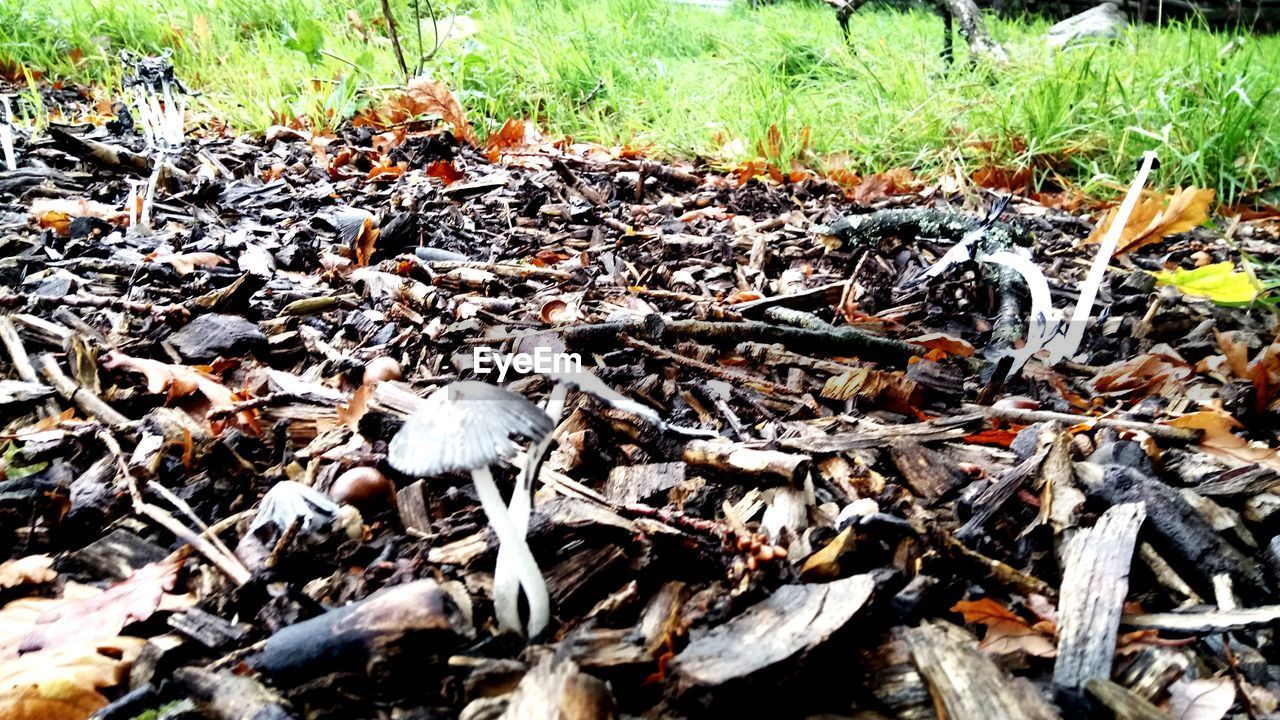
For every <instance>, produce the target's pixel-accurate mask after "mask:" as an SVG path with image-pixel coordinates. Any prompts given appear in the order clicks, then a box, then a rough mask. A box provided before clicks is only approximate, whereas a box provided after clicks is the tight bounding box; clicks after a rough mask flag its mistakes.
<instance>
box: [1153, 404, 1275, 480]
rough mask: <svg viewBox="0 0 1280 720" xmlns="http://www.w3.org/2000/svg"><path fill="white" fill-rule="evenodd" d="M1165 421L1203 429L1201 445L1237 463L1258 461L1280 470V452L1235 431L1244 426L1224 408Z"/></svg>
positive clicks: (1215, 454) (1176, 425) (1206, 449)
mask: <svg viewBox="0 0 1280 720" xmlns="http://www.w3.org/2000/svg"><path fill="white" fill-rule="evenodd" d="M1166 424H1168V425H1172V426H1174V427H1180V428H1191V429H1195V430H1202V431H1203V432H1204V434H1203V435H1202V436H1201V437H1200V444H1199V446H1198V447H1199V448H1200V449H1201V450H1204V451H1205V452H1207V453H1209V454H1210V455H1214V456H1216V457H1219V458H1222V459H1224V460H1229V461H1233V462H1234V463H1237V464H1240V463H1246V464H1247V463H1257V464H1259V465H1266V466H1268V467H1271V468H1274V469H1276V470H1280V452H1278V451H1277V450H1275V449H1274V448H1268V447H1256V446H1254V445H1251V444H1249V443H1248V442H1247V441H1246V440H1245V439H1244V438H1242V437H1240V436H1239V435H1236V434H1235V432H1234V431H1235V430H1237V429H1239V428H1241V427H1244V426H1243V425H1241V424H1240V421H1238V420H1236V419H1235V418H1234V417H1232V416H1231V415H1230V414H1229V413H1227V412H1224V411H1222V410H1200V411H1198V412H1192V413H1187V414H1186V415H1182V416H1180V417H1176V418H1174V419H1172V420H1170V421H1168V422H1167V423H1166Z"/></svg>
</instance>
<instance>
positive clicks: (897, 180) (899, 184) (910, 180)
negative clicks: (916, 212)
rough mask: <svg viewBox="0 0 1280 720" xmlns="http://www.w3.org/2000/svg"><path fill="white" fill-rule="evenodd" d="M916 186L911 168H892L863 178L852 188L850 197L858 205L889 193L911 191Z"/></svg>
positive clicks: (881, 197)
mask: <svg viewBox="0 0 1280 720" xmlns="http://www.w3.org/2000/svg"><path fill="white" fill-rule="evenodd" d="M917 187H918V184H917V183H916V176H915V174H914V173H912V172H911V168H905V167H899V168H893V169H891V170H886V171H885V172H882V173H875V174H874V175H868V176H866V177H865V178H863V179H862V182H861V183H858V186H857V187H856V188H854V189H853V197H852V198H850V199H851V200H853V201H854V202H856V203H858V204H860V205H866V204H867V203H872V202H875V201H877V200H883V199H885V198H887V197H889V196H890V195H901V194H902V193H907V192H912V191H913V190H916V189H917Z"/></svg>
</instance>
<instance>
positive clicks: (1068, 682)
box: [1053, 503, 1147, 703]
mask: <svg viewBox="0 0 1280 720" xmlns="http://www.w3.org/2000/svg"><path fill="white" fill-rule="evenodd" d="M1146 517H1147V513H1146V508H1145V507H1143V505H1142V504H1141V503H1126V504H1123V505H1115V506H1113V507H1112V508H1110V509H1109V510H1107V511H1106V512H1105V513H1103V514H1102V517H1101V518H1099V519H1098V523H1097V524H1096V525H1094V526H1093V527H1091V528H1089V529H1087V530H1081V531H1079V532H1078V533H1076V534H1075V536H1073V537H1072V538H1071V540H1070V542H1069V544H1068V547H1067V552H1066V569H1065V571H1064V572H1063V577H1062V587H1061V588H1060V589H1059V591H1058V592H1059V601H1058V658H1057V660H1056V661H1055V662H1054V666H1053V684H1054V685H1055V686H1057V688H1058V690H1059V692H1060V693H1064V694H1065V695H1066V696H1068V697H1070V702H1074V703H1079V702H1080V701H1081V700H1082V699H1083V698H1082V696H1081V694H1080V693H1081V691H1083V690H1084V687H1085V685H1086V683H1088V682H1089V680H1092V679H1094V678H1101V679H1103V680H1106V679H1108V678H1110V677H1111V663H1112V660H1113V659H1114V657H1115V652H1116V635H1117V634H1118V632H1119V628H1120V613H1121V611H1122V610H1123V606H1124V599H1125V595H1127V594H1128V592H1129V566H1130V565H1131V564H1132V563H1133V549H1134V545H1135V543H1137V540H1138V528H1139V527H1141V526H1142V522H1143V520H1145V519H1146Z"/></svg>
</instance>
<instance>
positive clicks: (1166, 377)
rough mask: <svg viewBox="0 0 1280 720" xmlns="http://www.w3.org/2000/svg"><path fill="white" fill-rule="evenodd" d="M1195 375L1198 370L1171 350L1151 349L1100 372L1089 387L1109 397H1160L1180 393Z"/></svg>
mask: <svg viewBox="0 0 1280 720" xmlns="http://www.w3.org/2000/svg"><path fill="white" fill-rule="evenodd" d="M1166 350H1167V348H1166ZM1194 374H1195V368H1194V367H1192V366H1191V365H1189V364H1187V362H1186V361H1184V360H1183V359H1182V358H1181V357H1178V356H1177V355H1176V354H1175V353H1174V352H1173V351H1172V350H1168V351H1167V352H1161V351H1159V350H1158V349H1157V348H1152V351H1151V352H1149V353H1146V354H1143V355H1138V356H1136V357H1133V358H1130V359H1128V360H1122V361H1120V362H1115V363H1111V364H1110V365H1106V366H1103V367H1101V368H1099V369H1098V372H1097V373H1095V374H1094V376H1093V379H1092V380H1091V381H1090V384H1092V385H1093V389H1094V390H1095V391H1097V392H1099V393H1105V394H1108V395H1129V394H1133V393H1139V394H1142V395H1160V394H1162V393H1163V392H1164V390H1165V389H1166V388H1172V389H1174V390H1179V389H1181V387H1182V384H1183V383H1184V382H1186V381H1187V379H1189V378H1190V377H1191V376H1192V375H1194Z"/></svg>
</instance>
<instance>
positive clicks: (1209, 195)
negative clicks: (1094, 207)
mask: <svg viewBox="0 0 1280 720" xmlns="http://www.w3.org/2000/svg"><path fill="white" fill-rule="evenodd" d="M1213 195H1214V193H1213V191H1212V190H1202V189H1200V188H1197V187H1195V186H1192V187H1187V188H1180V189H1178V190H1176V191H1174V193H1173V195H1170V196H1162V195H1155V196H1144V197H1142V198H1139V199H1138V204H1137V205H1136V206H1134V208H1133V214H1132V215H1130V216H1129V220H1128V222H1127V223H1125V227H1124V230H1123V231H1122V232H1121V233H1120V242H1119V243H1118V244H1117V245H1116V251H1115V254H1116V255H1121V254H1123V253H1127V252H1133V251H1134V250H1137V249H1138V248H1140V247H1143V246H1145V245H1150V244H1152V243H1158V242H1160V241H1161V240H1164V239H1165V238H1167V237H1169V236H1170V235H1176V234H1177V233H1181V232H1186V231H1188V230H1190V229H1192V228H1195V227H1198V226H1200V225H1203V224H1204V223H1205V222H1206V221H1207V220H1208V219H1209V205H1210V204H1211V203H1212V202H1213ZM1166 200H1167V201H1168V204H1167V205H1166V202H1165V201H1166ZM1119 212H1120V207H1119V206H1116V207H1113V208H1111V210H1109V211H1107V214H1106V216H1105V217H1104V218H1103V219H1102V221H1101V222H1099V223H1098V225H1097V227H1095V228H1094V229H1093V232H1092V233H1091V234H1090V235H1089V238H1088V240H1087V242H1099V241H1101V240H1102V238H1103V237H1105V236H1106V234H1107V231H1108V230H1110V229H1111V224H1112V223H1113V222H1115V218H1116V215H1117V214H1119Z"/></svg>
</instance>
